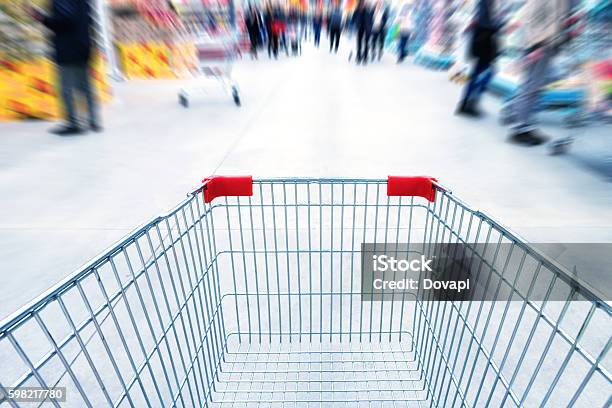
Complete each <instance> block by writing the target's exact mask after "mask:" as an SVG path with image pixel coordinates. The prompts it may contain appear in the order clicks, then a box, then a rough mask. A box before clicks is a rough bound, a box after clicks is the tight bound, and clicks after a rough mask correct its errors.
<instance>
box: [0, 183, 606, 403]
mask: <svg viewBox="0 0 612 408" xmlns="http://www.w3.org/2000/svg"><path fill="white" fill-rule="evenodd" d="M364 243H365V244H371V245H374V247H375V248H376V245H380V244H384V245H391V248H393V247H394V245H395V248H396V249H397V248H403V247H402V245H412V244H415V243H416V244H417V245H416V247H415V248H422V255H423V256H425V255H427V256H431V257H436V256H438V255H437V253H436V251H442V250H443V248H447V249H448V248H456V245H460V248H462V249H461V250H462V251H464V254H468V255H469V257H468V258H469V259H470V260H471V261H470V262H473V265H472V268H470V269H469V271H472V272H469V273H474V274H477V275H478V276H475V275H474V276H472V275H470V277H473V278H474V279H475V282H476V283H475V285H479V287H480V289H482V290H484V292H483V293H485V292H486V293H488V294H489V295H488V296H487V297H482V298H481V299H479V298H476V297H474V298H471V299H468V300H466V299H460V300H457V299H452V298H447V297H440V296H434V295H432V293H430V292H425V291H424V290H423V291H417V293H416V294H414V295H412V294H406V293H405V292H402V293H401V295H400V294H396V293H395V292H393V293H391V292H385V289H383V290H382V292H381V293H377V296H373V293H374V292H373V291H372V289H368V285H367V280H364V279H363V276H362V267H363V266H364V265H362V256H363V253H362V252H363V251H364V250H363V249H362V244H364ZM447 244H448V245H450V246H445V245H447ZM453 245H455V246H453ZM363 248H365V247H363ZM432 251H433V253H432ZM466 259H467V258H466ZM473 291H474V288H473ZM535 292H539V295H538V296H536V294H535ZM474 293H476V292H473V293H472V295H474ZM474 296H476V295H474ZM610 322H611V320H610V306H609V305H608V303H606V302H605V301H604V299H602V297H601V296H600V295H598V294H597V291H596V290H594V289H592V288H590V287H589V286H588V285H586V284H584V283H583V282H581V281H580V280H579V279H578V278H576V277H574V276H573V275H572V274H570V273H569V272H568V271H566V270H564V269H562V268H561V267H559V266H557V265H556V264H554V263H553V262H552V261H550V260H549V259H547V258H546V257H545V256H543V255H541V254H540V253H539V252H537V251H536V250H534V249H533V248H532V247H531V246H529V245H528V244H527V243H525V242H524V241H523V240H521V239H520V238H518V237H517V236H516V235H514V234H512V233H511V232H509V231H508V230H507V229H505V228H503V227H502V226H501V225H500V224H498V223H497V222H495V221H493V220H492V219H491V218H489V217H488V216H486V215H485V214H483V213H481V212H479V211H475V210H473V209H471V208H469V207H468V206H467V205H465V204H464V203H463V202H462V201H460V200H459V199H458V198H456V197H455V196H454V195H453V194H452V193H451V192H450V191H448V190H447V189H445V188H443V187H442V186H440V185H439V184H438V183H437V182H436V181H435V180H434V179H430V178H426V177H389V179H388V180H377V179H375V180H366V179H293V178H292V179H263V180H252V179H251V178H250V177H211V178H207V179H206V180H204V182H203V184H202V186H201V187H199V188H198V189H197V190H196V191H195V192H193V193H192V194H190V195H189V196H188V198H187V199H186V200H185V201H183V202H182V203H180V204H179V205H178V206H177V207H176V208H174V209H173V210H171V211H170V212H168V213H166V214H163V215H161V216H159V217H157V218H155V219H153V220H152V221H151V222H149V223H147V224H146V225H144V226H142V227H141V228H139V229H137V230H136V231H134V232H133V233H132V234H131V235H130V236H128V237H126V238H125V239H123V240H122V241H120V242H119V243H117V244H116V245H115V246H113V247H112V248H110V249H109V250H107V251H105V252H103V253H102V254H101V255H100V256H99V257H97V258H96V259H94V260H93V261H91V262H90V263H89V264H87V265H86V266H84V267H83V268H82V269H80V270H79V271H77V272H76V273H74V274H72V275H70V276H69V277H68V278H66V279H65V280H64V281H63V282H61V283H60V284H58V285H57V286H56V287H54V288H52V289H51V290H50V291H48V292H47V293H45V294H44V295H42V296H41V297H39V298H38V299H37V300H35V301H34V302H33V303H31V304H30V305H28V306H27V307H25V308H23V309H22V310H20V311H18V312H17V313H16V314H15V315H13V316H12V317H9V318H8V319H7V320H5V321H4V322H3V323H2V324H1V325H0V365H1V367H0V386H1V387H17V388H18V389H23V388H24V387H29V386H35V387H43V388H52V387H66V394H67V398H66V401H65V402H58V401H57V400H48V401H47V402H46V404H47V405H51V404H52V405H55V406H60V405H61V406H74V407H83V406H88V407H102V406H114V407H119V406H121V407H174V406H177V407H221V406H232V407H250V406H265V407H269V406H273V407H274V406H288V407H320V406H341V407H359V406H364V407H383V406H384V407H386V406H389V407H400V406H401V407H543V406H547V407H567V406H576V407H604V406H609V402H610V400H609V398H610V391H611V382H610V379H611V377H610V372H609V365H610V357H609V355H608V352H609V349H610V338H611V330H612V326H611V324H610ZM7 389H8V388H7ZM11 389H12V388H11ZM20 404H21V402H19V401H17V400H16V399H11V398H10V397H7V396H5V397H4V399H3V400H2V401H1V402H0V405H3V406H4V405H7V406H19V405H20Z"/></svg>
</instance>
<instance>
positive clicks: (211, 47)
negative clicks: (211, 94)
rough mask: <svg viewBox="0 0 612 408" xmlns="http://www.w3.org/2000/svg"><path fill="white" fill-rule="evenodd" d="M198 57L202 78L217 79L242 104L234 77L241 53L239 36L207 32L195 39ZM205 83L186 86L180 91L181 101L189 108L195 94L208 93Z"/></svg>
mask: <svg viewBox="0 0 612 408" xmlns="http://www.w3.org/2000/svg"><path fill="white" fill-rule="evenodd" d="M195 47H196V53H197V57H198V72H197V74H198V75H199V76H200V77H202V78H207V77H208V78H213V79H215V80H217V81H218V82H219V83H220V84H221V86H222V87H223V90H224V91H225V92H226V93H228V94H230V95H231V96H232V99H233V100H234V103H235V104H236V106H240V104H241V101H240V93H239V91H238V85H237V84H236V82H235V81H234V80H233V79H232V69H233V65H234V62H235V61H236V59H237V58H238V57H239V55H240V42H239V37H238V36H236V35H235V34H233V33H224V34H223V35H210V34H209V33H205V34H203V35H201V36H200V37H199V38H198V39H197V40H196V41H195ZM206 93H207V87H206V86H205V84H204V83H201V84H198V85H196V86H190V87H184V88H182V89H181V90H180V92H179V103H180V104H181V105H182V106H183V107H185V108H187V107H188V106H189V101H190V100H191V98H193V96H196V95H201V94H206Z"/></svg>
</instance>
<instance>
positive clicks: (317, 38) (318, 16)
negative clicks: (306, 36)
mask: <svg viewBox="0 0 612 408" xmlns="http://www.w3.org/2000/svg"><path fill="white" fill-rule="evenodd" d="M322 28H323V13H322V11H321V8H320V7H317V10H316V11H315V13H314V15H313V16H312V33H313V37H314V44H315V47H317V48H319V42H321V29H322Z"/></svg>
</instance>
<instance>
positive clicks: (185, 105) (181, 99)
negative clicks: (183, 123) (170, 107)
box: [179, 95, 189, 108]
mask: <svg viewBox="0 0 612 408" xmlns="http://www.w3.org/2000/svg"><path fill="white" fill-rule="evenodd" d="M179 104H180V105H181V106H182V107H183V108H188V107H189V100H187V97H186V96H185V95H179Z"/></svg>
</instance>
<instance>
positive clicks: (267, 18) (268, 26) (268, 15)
mask: <svg viewBox="0 0 612 408" xmlns="http://www.w3.org/2000/svg"><path fill="white" fill-rule="evenodd" d="M273 20H274V10H273V9H272V4H270V2H268V3H267V4H266V10H265V11H264V15H263V24H264V28H265V30H266V37H267V39H268V58H271V57H272V53H273V50H274V34H273V33H272V21H273Z"/></svg>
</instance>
